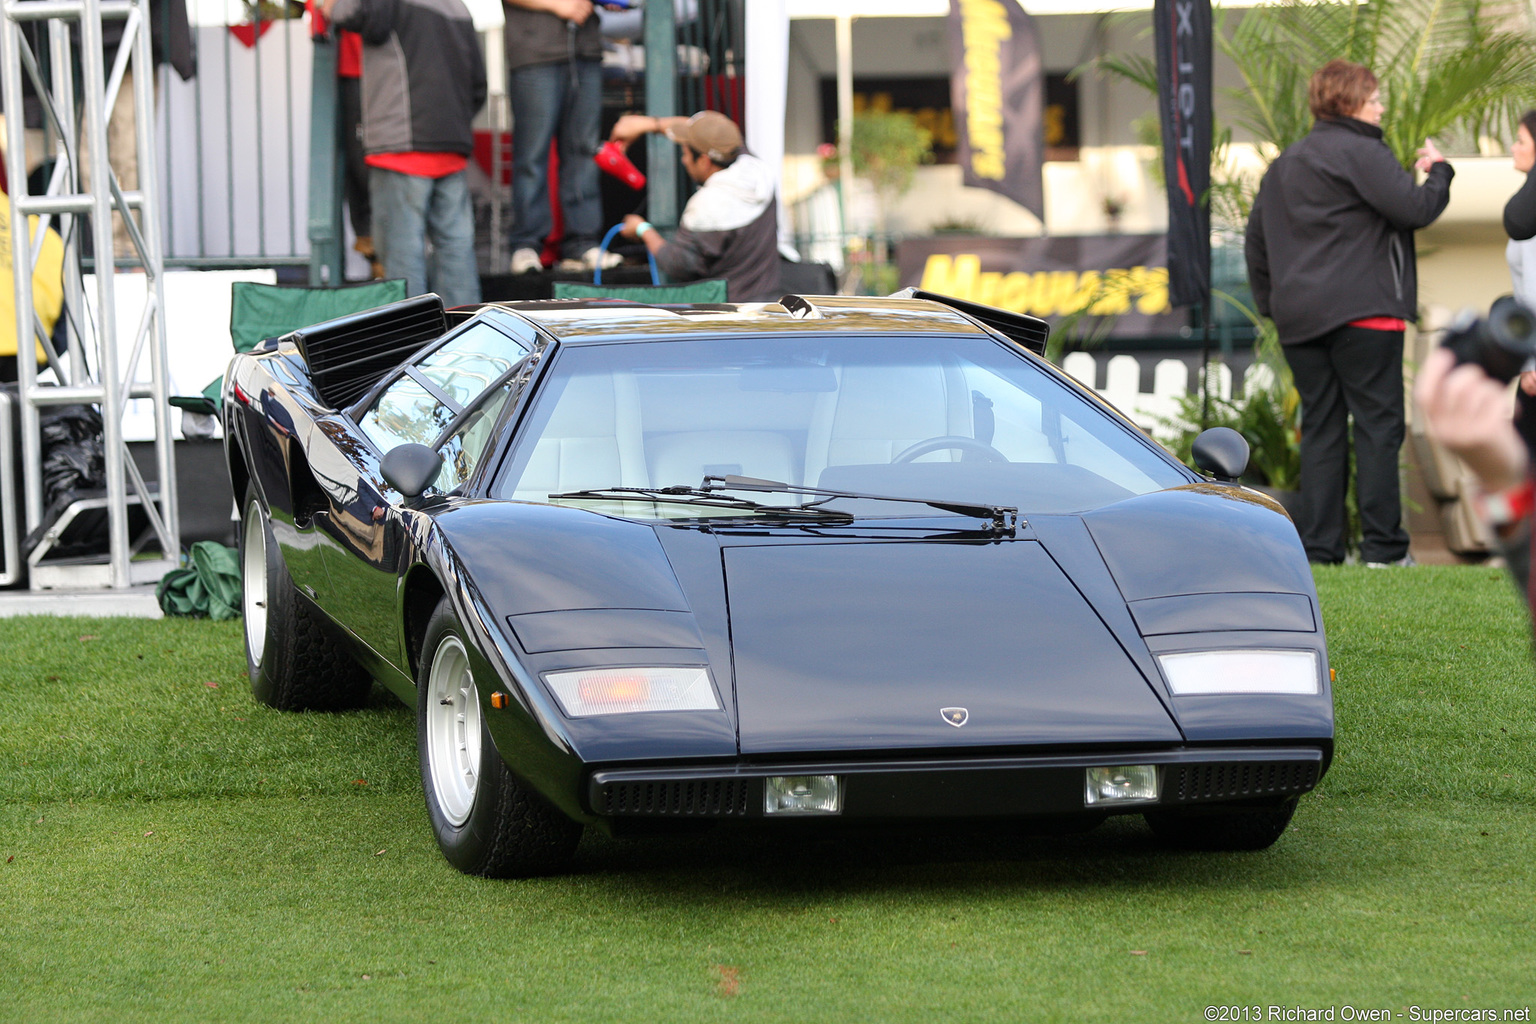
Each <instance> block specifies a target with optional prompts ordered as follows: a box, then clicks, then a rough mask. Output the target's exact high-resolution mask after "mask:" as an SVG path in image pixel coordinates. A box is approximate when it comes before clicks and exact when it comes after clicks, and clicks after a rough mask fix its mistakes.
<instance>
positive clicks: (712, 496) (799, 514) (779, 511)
mask: <svg viewBox="0 0 1536 1024" xmlns="http://www.w3.org/2000/svg"><path fill="white" fill-rule="evenodd" d="M705 479H706V480H708V479H709V478H707V477H706V478H705ZM755 489H756V490H764V489H765V488H755ZM717 490H720V488H706V487H688V486H685V485H683V484H674V485H672V486H669V487H593V488H590V489H588V490H584V491H566V492H564V493H562V494H551V495H550V496H549V499H550V500H551V501H562V500H564V501H580V500H587V501H602V500H605V499H606V500H620V501H622V500H624V499H626V498H627V499H633V500H637V501H658V502H666V503H667V504H671V505H697V506H700V507H703V508H718V509H725V510H727V511H732V512H750V513H752V514H754V515H759V516H782V517H784V518H786V519H814V520H817V521H818V522H834V523H851V522H853V519H854V516H853V514H852V513H851V512H844V511H842V510H841V509H835V508H822V507H821V506H822V502H820V501H812V502H807V503H805V504H803V505H770V504H768V503H767V502H765V501H753V500H752V499H751V498H732V497H727V496H726V495H723V494H717V493H715V491H717Z"/></svg>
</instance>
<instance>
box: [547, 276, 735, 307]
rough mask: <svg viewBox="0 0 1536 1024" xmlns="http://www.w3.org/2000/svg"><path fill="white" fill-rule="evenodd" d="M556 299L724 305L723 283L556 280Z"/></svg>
mask: <svg viewBox="0 0 1536 1024" xmlns="http://www.w3.org/2000/svg"><path fill="white" fill-rule="evenodd" d="M554 297H555V298H557V299H626V300H628V301H630V302H663V303H666V302H674V303H689V302H706V303H708V302H724V301H726V299H725V282H724V281H688V282H685V283H683V284H613V285H608V284H587V283H586V282H585V281H556V282H555V283H554Z"/></svg>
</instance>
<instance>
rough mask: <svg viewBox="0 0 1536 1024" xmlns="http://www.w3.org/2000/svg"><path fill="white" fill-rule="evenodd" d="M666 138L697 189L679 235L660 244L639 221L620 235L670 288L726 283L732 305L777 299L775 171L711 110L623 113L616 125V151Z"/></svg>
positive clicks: (629, 221)
mask: <svg viewBox="0 0 1536 1024" xmlns="http://www.w3.org/2000/svg"><path fill="white" fill-rule="evenodd" d="M648 132H663V133H665V134H666V136H667V138H669V139H671V140H672V141H673V142H675V143H677V145H678V155H679V156H680V157H681V158H682V161H683V169H684V170H685V171H687V172H688V176H689V177H690V178H692V179H693V180H694V181H695V182H697V183H698V185H699V189H698V191H696V192H695V193H694V194H693V196H692V197H690V198H689V200H688V203H687V205H686V206H684V207H683V216H682V218H681V220H680V221H679V224H678V230H677V233H676V234H675V235H674V236H673V237H672V239H671V240H670V241H668V240H667V239H665V238H662V237H661V232H659V231H657V230H656V229H655V228H654V227H652V226H651V225H650V223H649V222H648V221H647V220H646V219H645V218H644V217H641V216H640V215H639V214H634V213H632V214H630V215H629V216H628V217H625V218H624V230H623V232H622V234H623V235H624V236H625V237H626V238H638V239H640V241H641V242H643V243H644V244H645V247H646V248H647V249H649V250H650V252H651V255H652V256H654V257H655V258H656V265H657V267H659V268H660V269H661V270H662V271H663V272H665V273H666V275H667V276H668V277H670V278H671V279H672V280H674V281H702V280H706V279H709V278H721V277H723V278H725V282H726V293H727V296H728V297H729V299H730V301H732V302H772V301H774V300H776V299H778V298H779V248H778V241H779V215H778V204H777V203H776V202H775V200H774V171H773V168H771V167H769V166H768V165H767V164H766V163H764V162H763V161H762V160H759V159H758V158H757V157H755V156H753V155H752V154H751V153H748V152H747V151H746V150H745V149H744V148H743V146H742V138H741V129H740V128H738V127H737V126H736V122H735V121H732V120H731V119H730V118H728V117H726V116H725V115H724V114H722V113H719V112H718V111H714V110H704V111H700V112H699V113H697V114H694V115H693V116H692V117H663V118H658V117H648V116H646V115H644V114H626V115H624V116H623V117H621V118H619V120H618V122H617V123H616V124H615V125H614V126H613V133H612V136H611V137H612V139H613V140H614V141H615V142H618V143H620V144H621V145H625V146H628V145H629V143H631V142H633V141H634V140H635V139H637V138H639V137H640V136H641V135H644V134H646V133H648Z"/></svg>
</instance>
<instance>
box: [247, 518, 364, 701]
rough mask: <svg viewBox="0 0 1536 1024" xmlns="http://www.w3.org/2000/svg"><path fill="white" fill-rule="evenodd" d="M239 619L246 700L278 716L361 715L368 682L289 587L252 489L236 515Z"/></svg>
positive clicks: (315, 612)
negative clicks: (350, 711)
mask: <svg viewBox="0 0 1536 1024" xmlns="http://www.w3.org/2000/svg"><path fill="white" fill-rule="evenodd" d="M240 588H241V605H242V607H241V611H242V612H243V614H244V616H245V667H246V673H247V674H248V675H249V676H250V678H251V693H252V695H253V696H255V698H256V699H257V700H259V701H261V703H263V704H266V705H268V706H269V707H274V708H277V709H278V710H279V711H343V710H347V709H349V708H357V707H361V706H362V705H363V703H364V702H365V701H366V700H367V699H368V691H369V689H370V688H371V687H372V685H373V680H372V679H371V678H370V677H369V675H368V673H367V672H365V671H364V670H363V668H362V666H361V665H359V664H358V663H357V662H356V661H355V660H354V659H353V657H352V656H351V655H350V654H349V653H347V651H346V649H345V648H344V647H342V645H341V644H340V643H339V642H338V641H337V640H336V638H335V637H334V636H333V635H332V633H331V632H330V627H329V626H328V625H327V624H326V622H325V619H324V617H323V616H322V615H321V613H320V611H319V610H318V609H317V608H315V607H314V606H313V605H311V604H310V603H309V602H308V601H306V600H305V599H304V598H303V597H302V596H301V595H300V594H299V592H298V588H296V587H295V586H294V585H293V578H292V577H291V576H289V575H288V567H287V566H286V565H285V564H284V563H283V556H282V553H281V552H280V551H279V550H278V547H277V543H276V540H275V539H274V538H273V536H272V528H271V526H270V525H268V523H267V517H266V513H265V512H263V511H262V508H261V502H260V501H259V500H258V499H257V497H256V492H255V490H254V489H252V490H248V491H246V494H245V504H244V505H243V506H241V515H240Z"/></svg>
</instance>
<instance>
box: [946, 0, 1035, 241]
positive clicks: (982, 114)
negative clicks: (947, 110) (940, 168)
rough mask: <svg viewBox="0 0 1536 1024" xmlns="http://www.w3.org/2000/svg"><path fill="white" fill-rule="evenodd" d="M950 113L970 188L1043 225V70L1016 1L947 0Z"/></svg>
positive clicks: (1031, 24) (1030, 28) (1027, 19)
mask: <svg viewBox="0 0 1536 1024" xmlns="http://www.w3.org/2000/svg"><path fill="white" fill-rule="evenodd" d="M949 54H950V69H951V70H950V79H949V91H950V105H951V106H952V107H953V108H954V116H955V128H956V135H957V136H958V147H957V150H956V152H957V154H958V157H959V161H960V167H961V169H962V170H963V171H964V179H963V180H964V182H965V184H967V185H970V186H973V187H978V188H988V189H991V190H992V191H994V192H999V193H1001V194H1003V195H1005V196H1007V197H1008V198H1009V199H1012V200H1013V201H1014V202H1016V203H1018V204H1019V205H1020V206H1022V207H1024V208H1025V209H1026V210H1028V211H1029V212H1030V213H1033V214H1034V215H1035V216H1036V217H1039V218H1040V219H1041V220H1044V219H1045V188H1044V185H1043V184H1042V181H1041V161H1042V160H1043V159H1044V153H1045V131H1044V127H1043V119H1042V116H1041V111H1042V110H1043V109H1044V105H1045V69H1044V67H1043V66H1042V63H1041V58H1040V37H1039V35H1038V33H1037V32H1036V31H1035V23H1034V19H1032V18H1031V17H1030V16H1029V15H1028V14H1025V13H1024V8H1023V7H1021V6H1019V3H1018V0H949Z"/></svg>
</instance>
